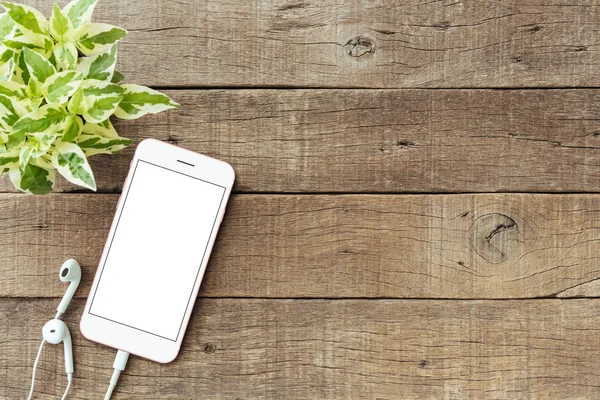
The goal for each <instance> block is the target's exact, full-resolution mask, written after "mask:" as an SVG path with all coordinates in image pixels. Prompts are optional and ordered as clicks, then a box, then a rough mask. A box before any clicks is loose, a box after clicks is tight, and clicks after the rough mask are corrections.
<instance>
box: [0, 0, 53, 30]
mask: <svg viewBox="0 0 600 400" xmlns="http://www.w3.org/2000/svg"><path fill="white" fill-rule="evenodd" d="M0 4H1V5H2V6H3V7H4V9H5V10H6V11H7V12H8V15H9V16H10V18H11V19H12V20H13V21H14V22H15V24H17V25H18V26H19V29H20V30H21V31H22V32H23V33H25V34H28V33H34V34H35V33H37V34H42V35H46V34H48V21H47V20H46V18H45V17H44V14H42V13H41V12H39V11H38V10H36V9H35V8H33V7H29V6H26V5H23V4H16V3H11V2H9V1H2V2H0Z"/></svg>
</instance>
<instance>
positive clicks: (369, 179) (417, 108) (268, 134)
mask: <svg viewBox="0 0 600 400" xmlns="http://www.w3.org/2000/svg"><path fill="white" fill-rule="evenodd" d="M168 94H169V95H170V96H172V97H173V98H174V99H175V100H177V101H179V102H180V103H181V105H182V107H181V109H180V110H177V111H168V112H165V113H161V114H159V115H155V116H145V117H143V118H141V119H139V120H137V121H120V122H119V123H118V125H117V129H118V130H119V132H120V133H121V134H122V135H123V136H125V137H131V138H133V139H134V140H135V142H136V143H138V142H139V141H140V140H141V139H143V138H147V137H154V138H157V139H160V140H165V141H168V142H171V143H174V144H177V145H179V146H183V147H186V148H189V149H191V150H194V151H198V152H201V153H205V154H208V155H211V156H214V157H217V158H220V159H223V160H225V161H228V162H230V163H231V164H232V165H233V166H234V168H235V169H236V172H237V183H236V187H235V190H237V191H238V192H281V191H284V192H365V193H369V192H422V193H428V192H495V191H510V192H518V191H527V192H561V191H568V192H573V191H576V192H597V191H600V157H599V156H600V91H599V90H507V91H504V90H501V91H498V90H209V91H196V90H192V91H169V92H168ZM133 150H134V148H133V147H132V148H130V149H127V150H125V151H124V152H123V154H121V155H117V156H96V157H92V158H90V160H91V164H92V167H93V169H94V172H95V175H96V179H97V181H98V188H99V190H100V191H104V192H106V191H109V192H113V191H117V192H118V191H120V190H121V185H122V182H123V181H124V179H125V175H126V173H127V169H128V168H129V161H130V160H131V156H132V153H133ZM0 182H1V184H0V191H14V189H13V188H12V185H11V184H10V182H9V180H8V178H7V177H4V178H3V179H0ZM74 188H75V187H74V186H71V185H65V184H64V181H63V180H62V178H59V183H58V184H57V190H59V191H60V190H63V191H64V190H73V189H74ZM79 189H81V188H79Z"/></svg>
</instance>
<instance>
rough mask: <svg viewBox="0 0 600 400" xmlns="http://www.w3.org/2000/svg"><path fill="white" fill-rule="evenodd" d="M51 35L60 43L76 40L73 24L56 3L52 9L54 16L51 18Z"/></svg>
mask: <svg viewBox="0 0 600 400" xmlns="http://www.w3.org/2000/svg"><path fill="white" fill-rule="evenodd" d="M50 34H51V35H52V37H53V38H54V39H55V40H56V41H58V42H62V41H67V40H73V39H74V38H75V28H74V27H73V22H71V20H70V19H69V18H68V17H67V16H66V15H64V14H63V12H62V11H61V10H60V7H59V6H58V4H56V3H54V7H52V16H51V17H50Z"/></svg>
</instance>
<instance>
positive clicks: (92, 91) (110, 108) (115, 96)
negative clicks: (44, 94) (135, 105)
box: [69, 80, 124, 124]
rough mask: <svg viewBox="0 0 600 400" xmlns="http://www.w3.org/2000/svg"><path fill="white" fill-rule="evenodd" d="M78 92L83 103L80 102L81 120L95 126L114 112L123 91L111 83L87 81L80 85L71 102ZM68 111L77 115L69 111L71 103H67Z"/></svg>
mask: <svg viewBox="0 0 600 400" xmlns="http://www.w3.org/2000/svg"><path fill="white" fill-rule="evenodd" d="M78 92H82V93H83V101H81V104H82V106H83V112H82V113H81V114H82V116H83V118H84V119H85V120H86V121H87V122H91V123H94V124H97V123H100V122H102V121H104V120H106V119H108V117H110V116H111V115H112V114H113V113H114V112H115V110H116V109H117V107H118V106H119V102H120V101H121V99H122V98H123V92H124V90H123V89H122V88H121V87H119V86H117V85H115V84H113V83H105V82H100V81H92V80H88V81H85V82H84V83H83V84H82V87H81V88H80V89H79V90H78V91H77V92H76V93H75V95H73V98H71V100H74V99H75V97H76V96H77V93H78ZM76 108H77V107H76ZM69 110H70V111H71V112H75V113H76V114H79V112H77V111H74V110H72V109H71V103H69Z"/></svg>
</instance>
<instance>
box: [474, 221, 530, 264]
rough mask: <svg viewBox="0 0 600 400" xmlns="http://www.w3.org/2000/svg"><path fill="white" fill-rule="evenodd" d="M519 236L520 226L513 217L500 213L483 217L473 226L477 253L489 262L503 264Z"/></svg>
mask: <svg viewBox="0 0 600 400" xmlns="http://www.w3.org/2000/svg"><path fill="white" fill-rule="evenodd" d="M518 235H519V226H518V224H517V223H516V222H515V220H514V219H512V218H511V217H509V216H507V215H504V214H499V213H492V214H486V215H482V216H481V217H479V218H478V219H477V220H476V221H475V224H474V225H473V235H472V237H473V240H474V247H475V252H476V253H477V254H478V255H479V256H480V257H481V258H483V259H485V260H486V261H488V262H491V263H493V264H497V263H501V262H502V261H504V260H506V259H507V258H508V256H509V255H510V252H511V250H512V246H513V244H514V242H515V241H516V240H517V239H518Z"/></svg>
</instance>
